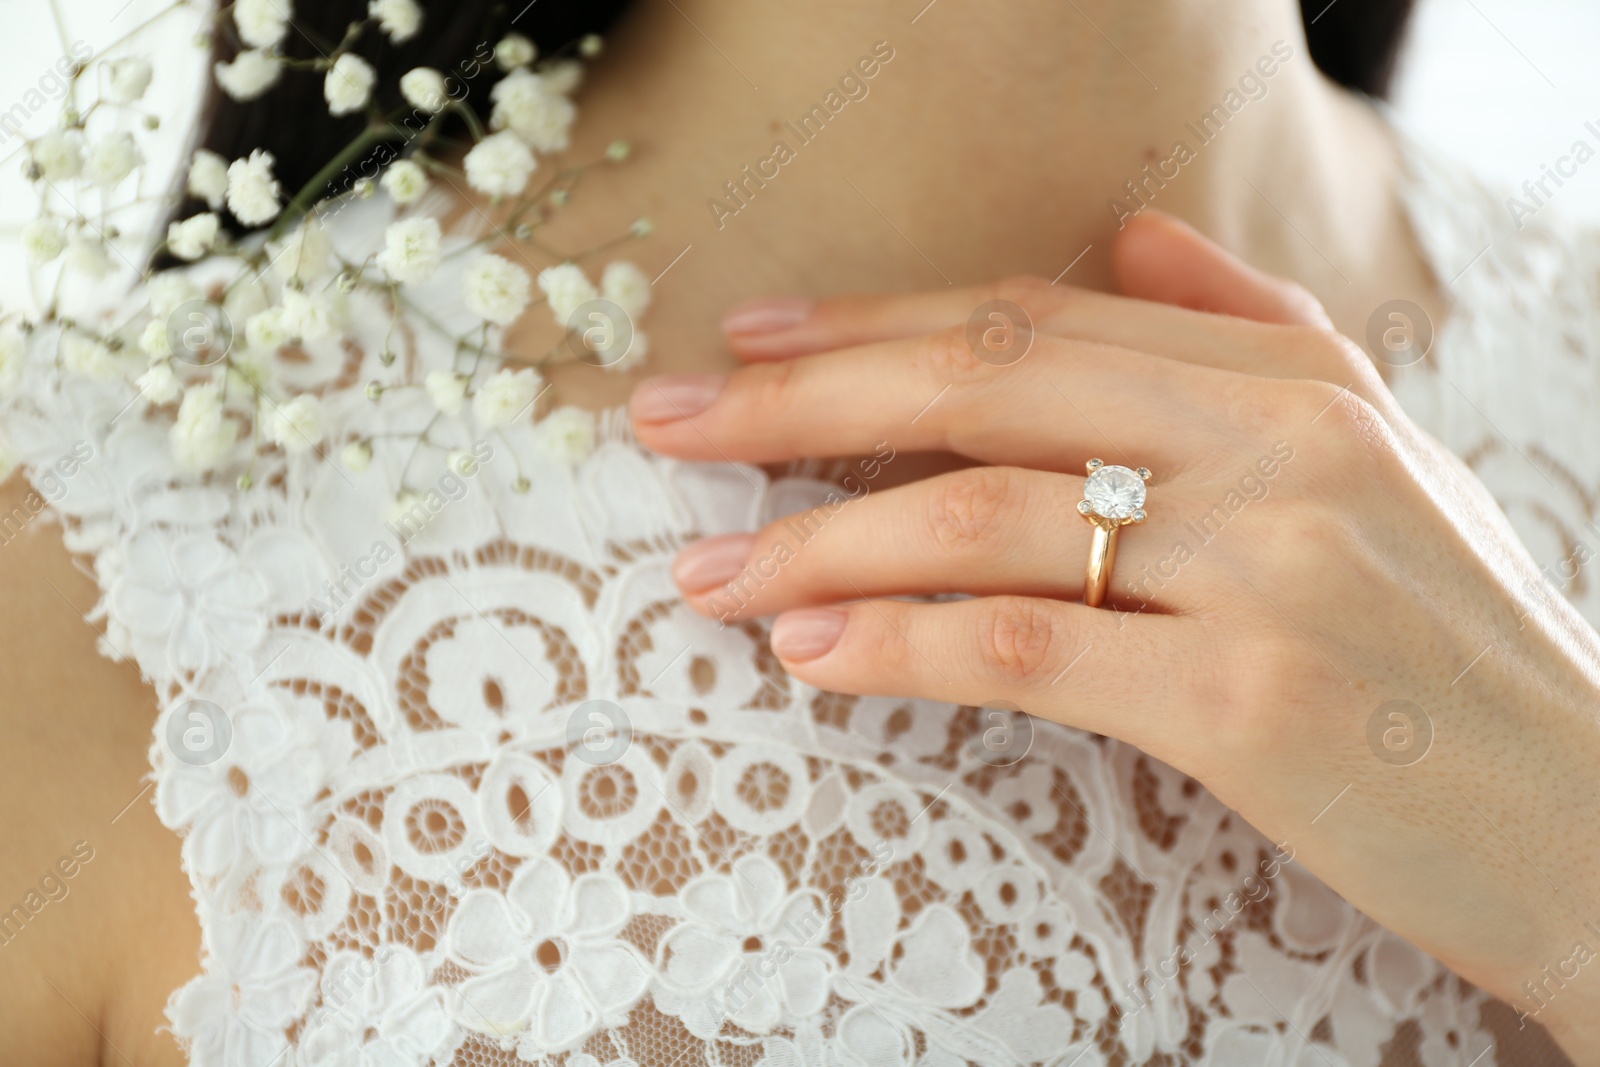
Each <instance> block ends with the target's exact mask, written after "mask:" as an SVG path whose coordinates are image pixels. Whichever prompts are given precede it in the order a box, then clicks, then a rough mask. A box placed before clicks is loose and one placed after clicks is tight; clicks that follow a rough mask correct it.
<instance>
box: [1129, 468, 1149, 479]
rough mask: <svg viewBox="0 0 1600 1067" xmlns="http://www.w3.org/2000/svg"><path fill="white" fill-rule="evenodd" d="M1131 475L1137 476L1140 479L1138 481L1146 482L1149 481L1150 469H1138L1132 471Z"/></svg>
mask: <svg viewBox="0 0 1600 1067" xmlns="http://www.w3.org/2000/svg"><path fill="white" fill-rule="evenodd" d="M1133 473H1135V474H1137V475H1138V476H1139V477H1140V479H1142V480H1143V481H1147V482H1148V481H1149V480H1150V468H1149V467H1140V468H1139V469H1138V470H1136V471H1134V472H1133Z"/></svg>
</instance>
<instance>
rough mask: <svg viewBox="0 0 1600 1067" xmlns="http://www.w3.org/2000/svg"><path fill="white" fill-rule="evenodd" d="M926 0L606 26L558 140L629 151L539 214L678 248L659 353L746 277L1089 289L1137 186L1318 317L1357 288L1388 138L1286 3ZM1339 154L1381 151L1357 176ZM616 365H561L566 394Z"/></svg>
mask: <svg viewBox="0 0 1600 1067" xmlns="http://www.w3.org/2000/svg"><path fill="white" fill-rule="evenodd" d="M920 2H921V0H914V2H913V3H912V4H910V5H906V4H898V3H897V4H896V5H895V9H893V10H891V9H890V8H889V7H888V6H887V5H886V4H877V3H861V2H859V0H820V2H816V3H810V4H806V5H803V6H801V5H777V6H774V5H752V4H748V3H734V2H729V0H641V2H640V4H639V6H638V7H637V8H636V9H635V10H633V11H631V12H630V14H629V15H628V17H627V19H626V20H625V21H624V23H623V25H622V26H620V27H619V28H618V31H617V32H616V33H615V34H614V35H613V37H612V39H611V40H610V41H609V42H608V48H607V53H606V55H605V56H604V58H603V59H602V61H601V62H600V63H599V64H598V65H597V66H596V67H595V68H594V69H593V70H592V72H591V78H590V81H589V84H588V86H587V87H586V89H585V90H584V92H583V94H582V95H581V97H580V100H579V106H580V114H579V119H578V123H577V127H576V131H575V132H576V139H575V144H574V151H573V156H574V158H580V159H581V158H590V157H592V156H594V155H597V154H598V153H599V152H600V151H601V150H602V149H603V147H604V145H605V143H606V142H607V141H609V140H610V139H612V138H615V137H619V136H620V137H624V138H627V139H628V140H630V141H632V142H633V143H634V144H635V146H636V155H635V157H634V160H633V161H632V162H630V163H629V164H628V165H627V166H625V167H622V168H616V169H607V170H603V171H600V172H593V174H592V177H593V179H594V180H593V182H592V183H591V185H590V187H589V188H585V189H583V190H581V191H580V195H579V197H576V198H574V201H573V204H572V205H571V206H570V207H569V208H568V209H567V211H566V212H565V213H564V214H563V215H562V216H561V217H559V219H558V221H557V222H556V223H555V224H554V225H553V226H552V227H551V231H550V236H551V238H552V241H551V243H552V244H554V245H555V246H556V247H568V248H576V247H585V245H586V244H593V243H594V241H593V240H592V238H593V237H595V236H597V235H599V234H601V233H605V232H614V231H615V229H616V227H617V226H619V225H621V224H623V223H625V221H626V220H627V219H628V218H631V217H632V216H633V215H635V214H642V215H648V216H649V217H651V218H652V220H653V221H654V222H655V223H656V232H655V234H654V236H652V237H651V238H649V239H648V242H647V243H646V244H645V245H644V246H643V247H637V248H630V249H628V250H626V251H625V252H624V253H623V254H625V255H628V256H630V257H631V258H635V259H637V260H638V261H639V262H640V264H641V266H643V267H645V269H646V271H647V273H650V274H651V275H655V274H656V273H657V272H658V271H660V270H662V269H663V268H665V267H666V266H667V264H668V263H670V262H671V261H672V260H673V258H674V257H675V256H677V255H678V254H679V253H680V252H681V251H682V250H683V249H684V248H685V247H686V246H687V247H689V251H688V252H687V253H686V254H685V255H683V257H682V259H680V260H679V261H678V262H677V264H676V265H675V266H673V268H672V269H671V270H670V271H669V272H668V273H667V274H666V275H665V276H664V277H663V278H661V280H660V283H659V284H658V285H657V296H658V304H657V307H656V308H654V309H652V311H651V313H650V314H651V317H650V321H649V322H648V323H647V324H646V326H647V329H648V330H649V332H650V333H651V335H652V338H653V340H654V342H655V344H654V345H653V348H652V351H653V355H652V357H651V361H650V364H651V365H650V368H649V369H650V370H651V371H652V372H656V373H660V372H662V371H677V370H686V369H705V368H707V367H709V366H714V365H716V364H717V363H718V361H719V359H721V358H725V357H720V356H719V355H718V353H719V351H720V347H721V346H720V343H719V341H718V338H717V334H716V321H717V317H718V315H719V314H720V312H721V310H722V309H723V308H725V307H726V306H727V305H729V304H731V303H733V302H735V301H737V300H741V299H744V298H747V297H751V296H757V295H765V294H778V293H790V294H798V295H811V296H819V295H826V294H831V293H837V292H844V291H851V290H879V291H882V290H895V289H900V290H903V289H915V288H934V287H939V286H944V285H947V284H955V285H963V284H975V283H982V282H986V281H992V280H995V279H997V278H1000V277H1003V276H1006V275H1012V274H1018V273H1032V274H1037V275H1041V276H1043V277H1046V278H1056V277H1058V276H1062V275H1063V271H1064V270H1066V269H1067V268H1068V267H1069V265H1070V268H1071V269H1070V270H1066V273H1065V275H1064V276H1062V282H1063V283H1064V284H1076V285H1084V286H1090V287H1095V288H1105V287H1107V286H1108V284H1109V249H1110V245H1111V243H1112V240H1113V238H1114V236H1115V234H1116V232H1117V230H1118V228H1119V223H1120V221H1121V220H1122V219H1123V218H1125V217H1126V216H1128V215H1130V214H1132V213H1135V212H1138V211H1140V210H1142V209H1143V208H1144V207H1145V206H1154V207H1159V208H1160V209H1162V210H1164V211H1168V212H1171V213H1173V214H1176V215H1178V216H1180V217H1182V218H1184V219H1186V220H1188V221H1189V222H1191V223H1192V224H1194V225H1196V226H1198V227H1199V228H1200V229H1201V230H1202V231H1204V232H1206V233H1208V234H1209V235H1211V236H1212V237H1213V238H1214V239H1216V240H1218V241H1220V242H1221V243H1222V244H1224V245H1225V246H1227V247H1229V248H1231V249H1232V250H1233V251H1235V252H1237V253H1239V254H1240V255H1243V256H1245V257H1246V258H1248V259H1250V260H1251V261H1253V262H1255V263H1256V264H1257V265H1258V266H1261V267H1263V268H1265V269H1268V270H1273V271H1275V272H1278V273H1282V274H1287V275H1290V276H1292V277H1295V278H1297V279H1298V280H1300V281H1301V282H1303V283H1304V284H1307V285H1308V286H1309V287H1310V288H1311V289H1312V290H1313V291H1314V292H1317V293H1318V294H1319V295H1321V296H1323V298H1324V302H1325V303H1327V304H1329V306H1330V308H1331V309H1333V311H1334V315H1335V321H1336V322H1339V321H1340V320H1341V319H1349V320H1351V324H1352V325H1354V326H1359V325H1360V323H1359V322H1356V321H1355V320H1356V319H1357V318H1358V317H1359V318H1361V319H1362V321H1364V314H1365V313H1364V312H1359V315H1358V311H1359V309H1360V308H1361V307H1366V308H1370V307H1371V306H1375V303H1376V302H1377V301H1372V302H1366V298H1365V296H1364V295H1358V290H1360V289H1362V288H1363V286H1361V285H1359V284H1358V283H1357V282H1356V281H1354V279H1355V278H1357V276H1358V275H1361V274H1362V273H1363V272H1364V271H1366V270H1367V269H1368V268H1369V267H1371V266H1372V265H1374V264H1376V263H1378V262H1380V261H1381V259H1382V257H1381V256H1380V255H1379V253H1380V252H1381V251H1382V249H1383V248H1385V247H1388V248H1390V249H1392V248H1393V239H1394V236H1395V234H1394V232H1393V231H1394V230H1395V227H1396V219H1397V217H1398V212H1397V211H1396V210H1395V209H1394V206H1393V203H1392V202H1393V199H1394V198H1393V195H1392V185H1393V168H1392V165H1391V164H1392V153H1391V151H1390V149H1389V146H1388V143H1387V140H1386V138H1384V137H1383V136H1382V133H1381V124H1380V123H1378V122H1377V121H1376V120H1375V119H1374V118H1373V116H1372V115H1371V113H1370V111H1369V109H1367V108H1366V107H1364V106H1363V105H1360V104H1358V103H1356V102H1355V101H1354V100H1352V99H1351V98H1349V97H1348V96H1347V95H1346V94H1344V93H1343V92H1341V91H1340V90H1338V89H1337V88H1335V87H1333V86H1332V85H1331V84H1330V83H1328V82H1326V81H1325V80H1324V79H1323V78H1322V77H1321V76H1320V75H1319V74H1318V73H1317V71H1316V69H1315V68H1314V66H1313V64H1312V62H1311V60H1310V57H1309V55H1308V54H1307V50H1306V46H1305V41H1304V37H1303V34H1302V32H1301V28H1300V22H1299V16H1298V9H1297V5H1294V4H1290V3H1287V2H1279V0H1256V2H1253V3H1249V4H1243V5H1240V4H1237V3H1224V2H1222V0H1201V2H1195V0H1182V2H1180V0H1146V2H1143V3H1140V4H1138V5H1129V4H1119V3H1115V2H1113V0H1076V2H1074V3H1067V4H1062V3H1059V2H1058V0H1025V2H1024V0H1019V2H1016V3H1011V4H1007V5H1006V6H1005V7H1004V9H1003V13H1000V12H997V11H996V9H994V8H988V7H979V6H978V5H975V4H970V3H963V2H961V0H935V2H934V3H933V4H932V5H930V6H929V7H927V8H925V9H922V10H921V12H920V14H919V13H918V10H917V8H918V6H919V5H920ZM1350 158H1360V159H1363V161H1364V164H1365V161H1367V160H1373V161H1374V162H1373V163H1372V164H1370V165H1364V167H1363V170H1362V173H1361V174H1360V175H1359V176H1352V175H1351V174H1350V173H1349V171H1348V169H1346V168H1341V167H1340V166H1339V162H1338V161H1341V160H1348V159H1350ZM584 180H585V182H586V183H590V178H589V177H586V178H585V179H584ZM580 201H581V203H580ZM602 214H603V215H604V217H603V218H602ZM1286 219H1287V220H1292V222H1291V224H1290V225H1285V220H1286ZM1401 228H1402V229H1403V224H1401ZM1385 241H1386V242H1387V244H1383V243H1380V242H1385ZM1393 291H1394V290H1393V289H1392V288H1391V289H1390V292H1391V293H1392V292H1393ZM1347 305H1348V306H1347ZM1341 325H1344V323H1342V322H1341ZM513 340H514V341H515V340H516V339H515V338H514V339H513ZM519 347H520V346H519ZM528 350H537V349H535V348H534V347H533V346H531V345H530V346H529V349H528ZM573 370H574V371H577V372H582V371H587V370H588V368H573ZM569 377H572V378H575V377H576V375H572V376H569ZM587 377H588V378H589V379H592V378H593V377H594V376H593V374H592V371H590V372H589V374H588V376H587ZM607 377H610V376H607ZM624 384H626V383H618V382H616V381H615V380H614V379H613V381H612V383H611V389H610V390H609V394H608V395H606V396H597V394H595V393H594V392H593V390H594V389H596V388H604V386H603V385H594V384H591V383H590V382H589V381H583V382H579V381H575V380H574V381H568V380H563V379H562V378H558V379H557V386H558V389H559V390H560V391H561V392H562V393H563V394H564V395H565V396H569V397H574V398H576V397H578V396H579V395H581V396H582V399H575V402H595V401H597V400H598V401H599V402H607V401H608V400H615V399H616V398H617V396H618V395H619V393H618V388H619V387H620V386H622V385H624Z"/></svg>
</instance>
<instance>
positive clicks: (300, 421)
mask: <svg viewBox="0 0 1600 1067" xmlns="http://www.w3.org/2000/svg"><path fill="white" fill-rule="evenodd" d="M264 403H265V404H266V405H267V407H266V411H267V436H268V437H269V438H270V439H271V440H272V441H274V442H276V443H277V444H280V445H282V446H283V450H284V451H285V452H288V453H289V454H290V455H300V454H301V453H303V452H309V451H310V450H311V449H312V448H314V447H315V446H316V445H317V444H318V443H319V442H320V441H321V440H322V401H320V400H318V399H317V398H316V397H314V396H312V395H311V394H310V393H301V394H300V395H299V396H297V397H295V398H294V399H293V400H290V401H288V402H287V403H284V404H277V405H272V404H271V402H270V401H265V402H264Z"/></svg>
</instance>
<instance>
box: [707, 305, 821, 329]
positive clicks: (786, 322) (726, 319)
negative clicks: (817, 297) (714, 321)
mask: <svg viewBox="0 0 1600 1067" xmlns="http://www.w3.org/2000/svg"><path fill="white" fill-rule="evenodd" d="M810 315H811V301H809V300H806V299H803V298H801V297H798V296H764V297H761V298H760V299H757V300H746V301H745V302H744V303H742V304H735V305H734V306H733V307H731V308H729V309H728V312H727V313H726V314H725V315H723V316H722V332H723V333H734V334H751V333H777V332H778V331H779V330H787V329H789V328H790V327H792V326H798V325H800V324H801V323H802V322H804V321H806V319H807V318H809V317H810Z"/></svg>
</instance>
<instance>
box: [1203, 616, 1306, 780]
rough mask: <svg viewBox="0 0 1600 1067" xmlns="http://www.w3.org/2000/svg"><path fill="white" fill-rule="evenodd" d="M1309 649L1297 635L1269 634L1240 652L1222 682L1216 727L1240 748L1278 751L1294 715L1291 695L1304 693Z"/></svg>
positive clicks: (1257, 639)
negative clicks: (1306, 648)
mask: <svg viewBox="0 0 1600 1067" xmlns="http://www.w3.org/2000/svg"><path fill="white" fill-rule="evenodd" d="M1303 650H1304V645H1302V644H1299V643H1297V640H1296V639H1295V638H1294V637H1293V636H1292V635H1287V634H1281V633H1278V632H1276V631H1272V630H1267V631H1264V632H1262V633H1259V634H1257V635H1256V636H1255V637H1253V638H1252V639H1251V640H1250V641H1249V642H1248V643H1247V645H1245V646H1244V647H1243V648H1242V649H1239V650H1237V651H1236V653H1235V654H1234V656H1233V657H1232V659H1231V662H1232V668H1231V669H1230V670H1228V671H1227V678H1226V679H1225V680H1223V681H1221V683H1220V689H1221V693H1220V695H1221V697H1222V699H1221V700H1219V701H1217V702H1216V703H1215V705H1214V706H1215V707H1216V709H1217V711H1216V715H1217V718H1218V720H1219V721H1217V722H1214V723H1213V724H1212V725H1213V726H1214V727H1215V728H1216V729H1217V733H1218V736H1219V737H1222V738H1225V739H1226V743H1227V744H1228V745H1229V746H1231V747H1233V748H1234V749H1235V750H1239V749H1244V750H1249V751H1254V752H1261V753H1270V752H1273V751H1276V750H1277V749H1278V747H1279V745H1280V743H1281V739H1282V737H1283V735H1284V733H1285V731H1286V729H1287V726H1288V721H1289V719H1290V718H1291V717H1292V716H1291V715H1290V713H1289V710H1288V708H1287V706H1286V705H1287V704H1288V699H1287V698H1288V695H1289V694H1292V693H1295V692H1297V691H1299V689H1300V686H1301V683H1302V682H1303V680H1304V677H1305V672H1306V664H1305V657H1304V653H1303Z"/></svg>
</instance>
